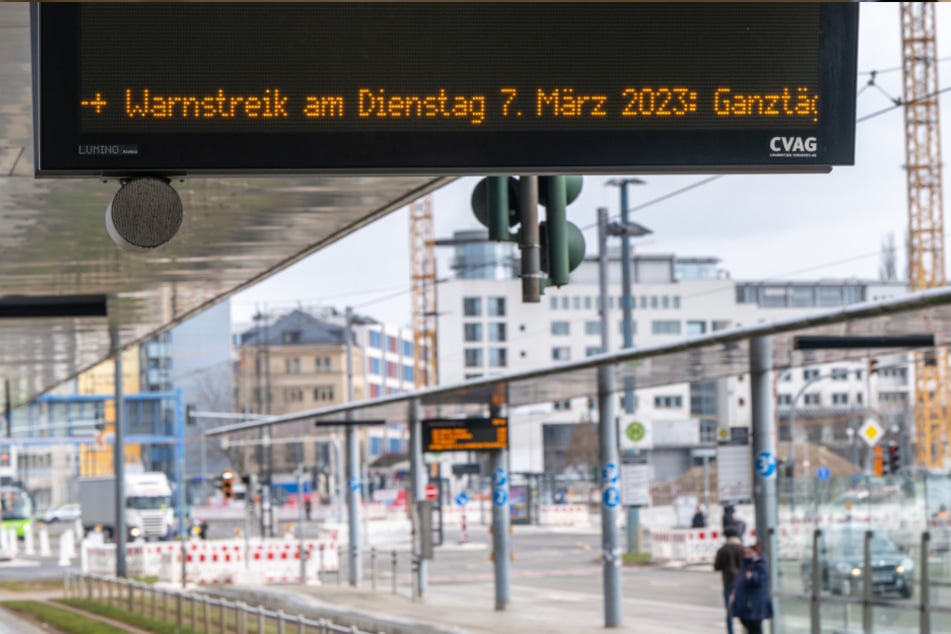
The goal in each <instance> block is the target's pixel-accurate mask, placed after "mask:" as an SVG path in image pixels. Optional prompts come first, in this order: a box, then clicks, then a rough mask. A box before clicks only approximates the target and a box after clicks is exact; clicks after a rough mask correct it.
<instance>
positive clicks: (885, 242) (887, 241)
mask: <svg viewBox="0 0 951 634" xmlns="http://www.w3.org/2000/svg"><path fill="white" fill-rule="evenodd" d="M878 278H879V279H880V280H881V281H883V282H896V281H898V251H897V248H896V247H895V233H894V232H893V231H889V232H888V234H886V235H885V237H884V238H883V239H882V251H881V254H880V255H879V262H878Z"/></svg>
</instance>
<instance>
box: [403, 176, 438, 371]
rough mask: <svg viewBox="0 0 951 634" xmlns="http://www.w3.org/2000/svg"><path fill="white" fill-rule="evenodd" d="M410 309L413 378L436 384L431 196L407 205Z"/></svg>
mask: <svg viewBox="0 0 951 634" xmlns="http://www.w3.org/2000/svg"><path fill="white" fill-rule="evenodd" d="M409 235H410V254H409V257H410V277H411V279H412V309H413V376H414V377H415V381H416V387H426V386H427V385H436V383H437V382H438V380H437V378H436V329H435V327H430V323H431V322H434V321H435V319H436V238H435V229H434V228H433V197H432V194H430V195H427V196H424V197H423V198H420V199H418V200H415V201H413V203H412V204H410V206H409Z"/></svg>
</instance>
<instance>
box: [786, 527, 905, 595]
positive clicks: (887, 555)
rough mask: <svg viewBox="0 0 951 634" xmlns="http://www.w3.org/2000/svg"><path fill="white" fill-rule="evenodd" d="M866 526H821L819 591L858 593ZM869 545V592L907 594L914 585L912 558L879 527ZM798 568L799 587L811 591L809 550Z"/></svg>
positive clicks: (860, 584) (860, 582) (860, 585)
mask: <svg viewBox="0 0 951 634" xmlns="http://www.w3.org/2000/svg"><path fill="white" fill-rule="evenodd" d="M866 530H867V529H866V527H864V526H836V527H832V528H828V529H823V531H822V537H821V538H820V542H819V548H820V551H819V577H820V583H821V588H820V591H828V592H831V593H832V594H846V595H856V594H861V593H862V582H863V573H864V567H865V532H866ZM869 548H870V558H869V563H870V565H871V569H872V570H871V573H872V595H873V596H879V597H880V596H885V595H888V594H897V595H898V596H900V597H902V598H905V599H907V598H910V597H911V595H912V592H913V588H914V566H915V562H914V560H913V559H911V558H910V557H909V556H908V555H907V553H905V552H903V551H902V550H901V549H900V548H899V547H898V546H897V545H896V544H895V542H893V541H892V540H891V539H890V538H889V537H888V536H887V535H885V534H884V533H882V532H880V531H874V532H873V533H872V540H871V543H870V544H869ZM801 570H802V583H803V589H804V590H805V591H806V592H811V591H812V554H811V553H810V554H809V555H807V556H806V558H805V559H804V560H803V562H802V566H801Z"/></svg>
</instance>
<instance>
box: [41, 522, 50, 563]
mask: <svg viewBox="0 0 951 634" xmlns="http://www.w3.org/2000/svg"><path fill="white" fill-rule="evenodd" d="M39 541H40V557H49V556H50V554H51V553H50V531H49V529H48V528H47V527H46V524H40V535H39Z"/></svg>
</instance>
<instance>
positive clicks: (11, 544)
mask: <svg viewBox="0 0 951 634" xmlns="http://www.w3.org/2000/svg"><path fill="white" fill-rule="evenodd" d="M18 549H19V544H17V529H15V528H13V527H12V526H11V527H10V528H8V529H7V550H8V552H9V555H10V558H11V559H16V558H17V550H18Z"/></svg>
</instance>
